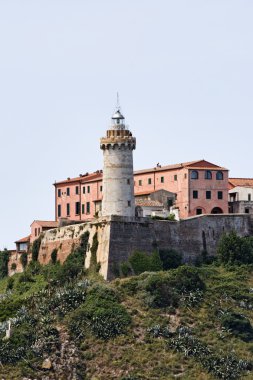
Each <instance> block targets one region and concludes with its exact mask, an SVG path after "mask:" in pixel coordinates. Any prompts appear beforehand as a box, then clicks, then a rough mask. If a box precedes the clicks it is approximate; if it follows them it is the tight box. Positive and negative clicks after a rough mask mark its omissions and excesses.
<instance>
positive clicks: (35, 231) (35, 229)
mask: <svg viewBox="0 0 253 380" xmlns="http://www.w3.org/2000/svg"><path fill="white" fill-rule="evenodd" d="M35 236H37V228H35Z"/></svg>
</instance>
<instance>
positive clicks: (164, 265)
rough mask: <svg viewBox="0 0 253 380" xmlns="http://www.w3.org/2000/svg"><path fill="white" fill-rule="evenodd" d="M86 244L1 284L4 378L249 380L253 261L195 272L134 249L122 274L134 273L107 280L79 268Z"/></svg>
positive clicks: (169, 257) (167, 255) (173, 259)
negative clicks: (61, 258) (9, 330)
mask: <svg viewBox="0 0 253 380" xmlns="http://www.w3.org/2000/svg"><path fill="white" fill-rule="evenodd" d="M88 239H89V237H88V236H87V234H86V235H85V236H84V238H83V240H82V242H81V245H80V247H78V248H75V249H73V252H72V253H71V254H70V255H69V257H68V259H67V260H66V261H65V263H64V264H63V265H61V264H60V263H59V262H58V261H57V260H55V263H53V260H52V262H51V263H50V264H48V265H46V266H41V265H40V264H39V263H38V262H37V261H32V262H31V263H30V264H29V265H27V266H26V269H25V271H24V273H22V274H15V275H14V276H13V277H11V278H7V277H5V278H3V279H2V280H0V363H1V365H0V375H1V378H4V379H5V380H19V379H22V378H23V377H26V378H43V376H44V377H45V376H48V378H61V376H62V373H64V376H66V378H67V377H69V378H72V377H73V376H72V375H73V373H74V374H75V376H76V378H77V379H78V380H79V379H80V380H81V379H85V380H86V379H87V380H88V379H99V380H100V379H101V380H103V379H108V380H110V379H119V380H157V379H159V380H167V379H174V378H180V379H183V380H192V379H196V380H198V379H199V380H201V379H203V380H215V379H226V380H233V379H246V380H247V379H249V380H250V379H252V376H253V362H252V352H253V326H252V324H253V319H252V310H253V265H251V264H247V265H245V264H243V263H242V262H241V261H238V257H239V256H238V255H237V256H236V257H237V258H236V260H234V263H237V264H239V265H235V264H232V261H231V260H230V259H229V260H228V261H226V262H225V263H226V265H225V266H224V265H220V264H219V262H216V263H215V264H211V265H201V266H199V267H193V266H187V265H181V264H182V263H181V259H180V255H178V254H177V253H176V252H173V251H169V250H168V251H165V252H159V251H154V253H153V254H152V255H146V254H144V253H142V252H137V253H135V254H134V255H133V256H132V257H131V258H130V259H129V262H127V263H124V265H122V266H121V268H120V269H121V272H122V273H123V271H125V273H126V276H129V275H130V274H133V273H134V272H135V273H136V272H139V273H140V274H138V275H132V276H130V277H127V278H121V279H120V278H118V279H116V280H114V281H113V282H111V283H109V284H108V283H106V282H105V281H104V280H103V279H101V278H100V277H99V276H94V273H93V276H90V274H89V273H88V272H87V271H85V270H84V258H85V252H86V251H87V247H88ZM222 239H225V238H222ZM243 239H247V238H243ZM96 242H97V238H94V239H93V244H92V245H93V246H94V251H93V252H94V253H95V251H96V250H97V247H96ZM247 244H248V243H247ZM221 246H222V247H223V248H224V246H225V248H226V247H227V246H229V247H230V248H229V252H230V254H229V255H230V256H226V255H227V254H226V253H225V249H223V251H222V252H223V254H222V255H223V256H224V257H231V255H232V254H231V246H230V245H226V244H225V245H222V244H221ZM239 246H240V245H239ZM236 252H241V251H240V250H239V251H238V250H237V251H236ZM233 257H235V256H233ZM147 258H148V259H147ZM147 268H148V270H147ZM151 268H152V269H151ZM170 268H173V269H170ZM162 269H166V270H164V271H162ZM9 320H11V326H12V334H11V337H10V339H6V338H5V332H6V329H7V327H8V321H9ZM68 347H70V348H69V351H66V350H68ZM63 352H65V353H66V356H65V357H64V361H66V360H68V359H67V358H69V362H68V363H67V365H66V367H64V372H61V374H60V373H58V372H57V371H58V369H55V368H58V367H57V366H58V365H59V363H60V362H61V355H62V353H63ZM74 352H76V357H77V359H75V356H74V355H75V354H74ZM45 359H48V360H50V362H51V363H53V366H52V368H51V369H47V370H46V369H43V368H42V367H43V361H44V360H45ZM71 368H72V370H73V371H72V372H69V371H71ZM71 376H72V377H71Z"/></svg>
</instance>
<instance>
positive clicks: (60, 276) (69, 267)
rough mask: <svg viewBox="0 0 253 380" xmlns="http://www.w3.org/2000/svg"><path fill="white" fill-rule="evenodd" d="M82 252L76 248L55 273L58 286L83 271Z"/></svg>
mask: <svg viewBox="0 0 253 380" xmlns="http://www.w3.org/2000/svg"><path fill="white" fill-rule="evenodd" d="M84 259H85V256H84V252H83V250H82V249H80V248H78V249H76V250H75V251H74V252H72V253H71V254H70V255H69V256H68V257H67V259H66V261H65V262H64V263H63V264H62V266H60V270H59V272H58V273H57V280H58V282H59V283H60V284H64V283H65V282H68V281H70V280H73V279H75V278H76V277H77V276H78V275H79V274H80V273H81V272H82V271H83V270H84Z"/></svg>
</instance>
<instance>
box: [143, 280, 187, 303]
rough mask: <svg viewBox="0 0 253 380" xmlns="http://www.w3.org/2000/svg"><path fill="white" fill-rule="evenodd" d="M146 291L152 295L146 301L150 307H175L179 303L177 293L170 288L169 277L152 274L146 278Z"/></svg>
mask: <svg viewBox="0 0 253 380" xmlns="http://www.w3.org/2000/svg"><path fill="white" fill-rule="evenodd" d="M146 291H147V292H148V293H150V295H151V296H152V297H151V299H148V303H149V304H150V306H152V307H158V308H160V307H162V308H164V307H168V306H173V307H177V306H178V304H179V299H180V296H179V293H178V291H177V290H176V289H174V288H172V286H171V282H170V279H169V278H168V277H164V276H163V277H162V276H160V275H153V276H151V277H150V278H149V279H148V282H147V285H146Z"/></svg>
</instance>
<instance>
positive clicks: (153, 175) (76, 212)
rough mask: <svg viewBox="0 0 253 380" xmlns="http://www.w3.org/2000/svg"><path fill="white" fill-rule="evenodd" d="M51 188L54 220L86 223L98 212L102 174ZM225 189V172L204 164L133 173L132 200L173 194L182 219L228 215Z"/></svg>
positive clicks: (219, 167) (221, 168) (79, 178)
mask: <svg viewBox="0 0 253 380" xmlns="http://www.w3.org/2000/svg"><path fill="white" fill-rule="evenodd" d="M54 186H55V217H56V220H59V219H61V218H67V219H69V220H73V221H79V220H80V221H89V220H92V219H93V218H94V216H95V215H98V213H99V211H100V210H101V201H102V196H103V172H102V171H97V172H95V173H92V174H88V173H87V174H85V175H80V176H79V177H76V178H72V179H71V178H69V179H67V180H65V181H61V182H57V183H55V184H54ZM228 186H229V185H228V170H227V169H225V168H223V167H221V166H218V165H215V164H212V163H210V162H208V161H205V160H199V161H193V162H186V163H181V164H176V165H170V166H160V165H157V166H156V167H154V168H151V169H144V170H139V171H136V172H134V194H135V197H140V196H145V194H151V193H154V192H157V191H159V190H166V191H168V192H170V193H174V194H175V201H174V207H175V208H177V210H178V213H179V217H180V218H181V219H184V218H188V217H190V216H194V215H199V214H214V213H228Z"/></svg>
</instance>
